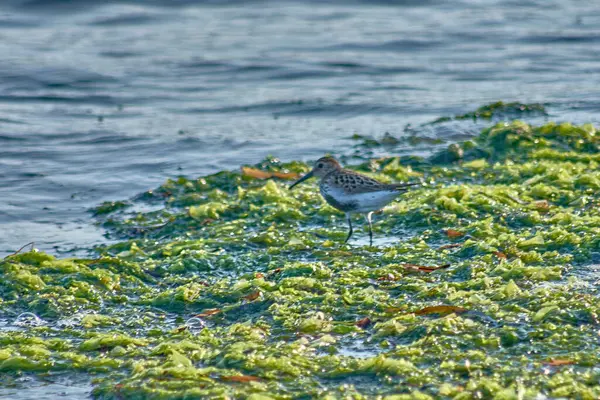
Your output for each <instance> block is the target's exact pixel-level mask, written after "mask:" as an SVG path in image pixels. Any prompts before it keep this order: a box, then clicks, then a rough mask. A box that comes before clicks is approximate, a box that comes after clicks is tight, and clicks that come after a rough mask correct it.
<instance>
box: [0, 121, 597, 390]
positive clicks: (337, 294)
mask: <svg viewBox="0 0 600 400" xmlns="http://www.w3.org/2000/svg"><path fill="white" fill-rule="evenodd" d="M599 140H600V139H599V138H598V136H597V135H596V131H595V128H593V127H591V126H588V125H586V126H582V127H577V126H572V125H569V124H560V125H557V124H553V123H549V124H546V125H543V126H539V127H534V126H530V125H528V124H525V123H523V122H519V121H514V122H512V123H500V124H496V125H494V126H492V127H489V128H486V129H484V130H483V131H482V132H481V134H480V135H479V136H478V137H477V138H475V139H474V140H472V141H470V142H465V143H459V144H456V146H455V147H453V148H454V150H456V151H458V150H457V149H461V153H460V157H454V158H448V159H437V160H431V159H430V160H429V162H421V163H412V162H406V158H404V157H389V158H383V159H377V160H368V161H367V160H365V162H364V163H363V164H361V165H360V166H358V167H357V169H359V170H361V171H362V172H364V173H367V174H370V175H371V176H374V177H376V178H378V179H381V180H384V181H393V180H402V181H406V180H413V181H416V180H421V181H422V182H423V185H422V186H417V187H415V188H413V189H412V190H411V191H409V192H407V193H406V194H404V195H403V196H402V197H401V198H400V201H398V202H395V203H393V204H391V205H390V206H388V207H386V208H385V209H384V210H383V214H382V215H379V216H376V217H375V223H374V226H373V229H374V232H375V237H376V241H375V246H368V245H367V243H368V240H367V239H366V235H367V233H366V231H361V230H360V229H359V228H357V232H356V233H355V238H354V239H353V240H352V241H351V242H350V243H349V244H344V243H343V239H344V237H345V234H346V231H345V229H346V223H345V218H344V215H343V214H342V213H340V212H338V211H336V210H335V209H333V208H332V207H330V206H328V205H327V204H326V203H325V202H324V200H323V199H322V198H321V196H320V195H319V193H318V190H317V187H316V184H315V183H313V184H307V185H304V186H302V187H299V188H298V190H297V191H296V190H295V191H293V192H291V191H289V190H287V188H286V185H285V183H283V182H277V181H274V180H269V181H266V182H265V181H261V180H256V179H251V178H249V177H244V176H242V175H241V174H239V173H236V172H221V173H218V174H215V175H210V176H206V177H201V178H198V179H188V178H185V177H180V178H178V179H176V180H170V181H168V182H166V183H165V184H164V185H162V186H161V187H159V188H158V189H156V190H153V191H150V192H146V193H143V194H141V195H140V196H137V197H136V198H134V199H132V200H131V201H130V202H131V203H132V204H135V205H146V204H151V205H152V207H151V208H147V207H146V208H145V207H139V208H138V207H136V209H152V210H153V211H148V212H139V211H135V210H134V209H133V207H131V208H123V207H117V208H113V209H105V211H104V212H102V213H96V218H97V220H98V222H99V223H100V224H102V226H103V227H104V228H105V229H106V230H107V232H108V233H109V234H110V235H111V237H113V238H115V239H118V241H117V242H116V243H113V244H110V245H106V246H101V247H98V248H97V249H96V251H97V257H96V258H90V259H57V258H55V257H53V256H50V255H47V254H44V253H41V252H37V251H30V252H25V253H23V252H22V253H19V254H15V255H11V256H9V257H7V258H5V259H4V260H2V261H0V272H1V273H2V278H3V279H2V280H0V293H1V296H0V299H1V300H0V312H1V313H2V316H3V318H6V319H9V320H10V321H14V322H15V329H10V330H8V329H7V330H0V370H2V372H3V373H4V374H9V375H10V374H12V375H15V376H16V375H19V374H33V375H39V376H45V375H47V374H52V373H57V372H79V373H85V374H90V375H91V374H93V375H94V377H95V380H94V383H93V385H94V390H93V396H94V397H95V398H99V399H121V398H132V399H142V398H152V399H173V398H182V399H183V398H186V399H188V398H240V399H241V398H250V399H257V400H260V399H291V398H324V399H336V398H353V399H368V398H382V399H433V398H444V399H473V398H496V399H513V398H536V397H540V396H541V397H543V396H546V397H563V398H579V399H593V398H598V397H600V384H599V382H600V373H599V372H598V369H597V365H598V363H599V362H600V355H599V354H598V351H597V332H598V318H599V314H600V301H599V300H598V299H599V297H598V291H597V289H596V287H595V286H594V284H593V282H594V279H595V278H594V275H593V273H592V272H591V270H590V268H592V267H591V266H592V265H594V264H595V263H596V264H597V259H598V254H600V211H599V209H598V207H597V204H598V196H597V191H598V188H599V187H600V173H599V172H597V169H598V168H597V166H598V162H599V161H600V159H598V151H597V150H598V146H599V144H600V142H599ZM456 154H458V153H456ZM432 161H435V162H432ZM256 167H259V168H262V169H265V170H270V171H276V170H278V169H282V170H287V171H295V172H305V171H307V170H308V168H309V167H308V166H307V165H305V164H303V163H299V162H292V163H281V162H280V161H278V160H276V159H274V158H269V159H267V160H265V161H264V162H262V163H260V164H259V165H257V166H256ZM356 222H358V217H357V221H356ZM357 226H359V225H358V224H357ZM450 233H452V234H450ZM441 266H443V268H438V267H441ZM436 306H442V307H441V308H440V307H436ZM432 307H433V308H432ZM31 312H33V313H35V314H36V315H37V316H38V317H40V318H41V319H40V320H35V319H32V318H31V317H32V316H31V315H29V314H23V313H31Z"/></svg>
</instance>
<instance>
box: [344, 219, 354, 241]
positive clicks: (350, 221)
mask: <svg viewBox="0 0 600 400" xmlns="http://www.w3.org/2000/svg"><path fill="white" fill-rule="evenodd" d="M346 219H347V220H348V227H349V228H350V230H349V231H348V237H347V238H346V240H344V243H348V240H350V236H352V218H351V217H350V213H346Z"/></svg>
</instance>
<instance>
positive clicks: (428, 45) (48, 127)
mask: <svg viewBox="0 0 600 400" xmlns="http://www.w3.org/2000/svg"><path fill="white" fill-rule="evenodd" d="M0 54H2V57H0V256H2V255H5V254H8V253H10V252H12V251H14V250H16V249H17V248H19V247H21V245H23V244H25V243H27V242H30V241H35V243H36V247H38V248H40V249H43V250H47V251H50V252H52V253H61V252H70V251H73V250H75V251H78V252H85V251H86V250H87V249H90V248H91V246H92V245H94V244H97V243H101V242H102V241H103V240H105V239H104V238H103V236H102V235H103V232H102V230H100V229H99V228H96V227H95V226H94V225H93V219H92V217H91V215H90V213H89V212H88V211H87V210H88V209H89V208H90V207H92V206H95V205H97V204H99V203H101V202H102V201H105V200H115V199H124V198H128V197H131V196H133V195H135V194H136V193H138V192H140V191H144V190H148V189H151V188H153V187H155V186H157V185H159V184H160V183H162V182H163V181H165V180H166V179H167V178H169V177H174V176H177V175H179V174H183V175H187V176H197V175H201V174H207V173H212V172H215V171H218V170H222V169H234V168H237V167H238V166H239V165H240V164H243V163H255V162H258V161H260V160H261V159H263V158H264V157H265V156H266V155H268V154H273V155H276V156H278V157H280V158H281V159H285V160H289V159H306V160H308V159H313V158H315V157H318V156H321V155H322V154H323V153H325V152H333V153H335V154H348V153H350V152H351V151H352V148H351V146H352V142H351V141H350V140H349V139H348V138H349V137H350V136H351V135H352V134H354V133H359V134H362V135H371V136H374V137H379V136H382V135H383V134H384V132H390V133H391V134H393V135H396V136H401V135H402V134H403V129H404V127H405V126H406V125H407V124H411V125H412V126H418V125H419V124H420V123H423V122H425V121H429V120H431V119H433V118H436V117H439V116H444V115H453V114H456V113H464V112H467V111H472V110H473V109H474V108H476V107H478V106H480V105H483V104H485V103H489V102H492V101H496V100H504V101H521V102H543V103H546V104H548V108H549V110H550V113H551V116H550V118H551V119H555V120H568V121H573V122H578V123H580V122H594V123H597V124H598V123H599V122H600V121H599V120H600V117H599V114H598V109H599V107H600V91H599V90H598V88H599V83H600V7H598V6H597V3H596V2H593V1H589V2H588V1H564V0H561V1H558V0H537V1H535V0H519V1H517V0H513V1H493V0H463V1H453V2H445V1H436V0H428V1H426V0H423V1H417V0H405V1H378V2H372V1H366V0H365V1H364V2H363V1H351V2H346V1H338V2H336V1H327V2H320V1H313V2H301V1H256V2H241V1H231V2H219V1H206V2H201V1H191V0H190V1H181V0H177V1H176V0H154V1H142V0H138V1H133V0H131V1H125V0H123V1H118V0H112V1H100V0H98V1H84V0H79V1H76V0H73V1H61V0H4V1H2V2H1V5H0ZM475 128H476V127H474V126H473V124H472V123H471V124H469V123H464V124H454V125H450V126H446V127H445V128H444V129H442V130H433V131H431V130H430V131H427V132H425V131H424V132H423V134H424V135H438V136H441V137H442V138H445V139H447V140H452V138H453V137H461V136H464V135H473V134H475V132H476V129H475ZM419 129H421V128H419ZM423 129H425V128H423ZM430 150H431V148H429V147H427V146H423V147H421V148H418V149H406V151H407V152H414V151H419V152H425V153H426V152H428V151H430Z"/></svg>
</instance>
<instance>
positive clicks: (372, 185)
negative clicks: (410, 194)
mask: <svg viewBox="0 0 600 400" xmlns="http://www.w3.org/2000/svg"><path fill="white" fill-rule="evenodd" d="M313 176H315V177H317V178H321V183H320V184H319V190H320V191H321V195H322V196H323V197H324V198H325V200H326V201H327V203H329V204H330V205H331V206H332V207H334V208H336V209H338V210H340V211H342V212H344V213H346V219H347V220H348V227H349V231H348V236H347V237H346V240H345V241H344V243H346V242H348V240H349V239H350V237H351V236H352V219H351V215H352V214H353V213H359V214H366V218H367V222H368V223H369V243H370V244H371V245H373V225H372V222H371V218H372V216H373V212H375V211H378V210H380V209H382V208H383V207H385V206H386V205H387V204H389V203H390V202H391V201H392V200H394V199H395V198H396V197H398V196H399V195H400V194H402V193H404V192H406V191H407V190H408V189H407V187H408V186H412V185H416V183H392V184H386V183H382V182H379V181H378V180H376V179H373V178H370V177H368V176H366V175H362V174H359V173H358V172H354V171H351V170H348V169H344V168H342V166H341V165H340V163H338V162H337V160H336V159H335V158H333V157H322V158H319V159H318V160H317V162H316V163H315V166H314V168H313V169H312V170H311V171H310V172H309V173H307V174H306V175H304V176H303V177H302V178H300V179H298V180H297V181H296V182H294V183H292V184H291V185H290V190H291V189H292V188H293V187H294V186H296V185H297V184H299V183H301V182H304V181H305V180H307V179H309V178H312V177H313Z"/></svg>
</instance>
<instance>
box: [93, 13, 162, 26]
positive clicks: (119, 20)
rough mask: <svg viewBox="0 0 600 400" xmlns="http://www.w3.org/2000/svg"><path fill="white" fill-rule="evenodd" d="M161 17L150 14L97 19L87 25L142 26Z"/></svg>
mask: <svg viewBox="0 0 600 400" xmlns="http://www.w3.org/2000/svg"><path fill="white" fill-rule="evenodd" d="M164 18H165V17H164V16H161V15H151V14H125V15H118V16H116V17H107V18H99V19H96V20H94V21H92V22H90V23H89V24H88V25H91V26H130V25H143V24H149V23H154V22H157V21H159V20H161V19H164Z"/></svg>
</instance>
